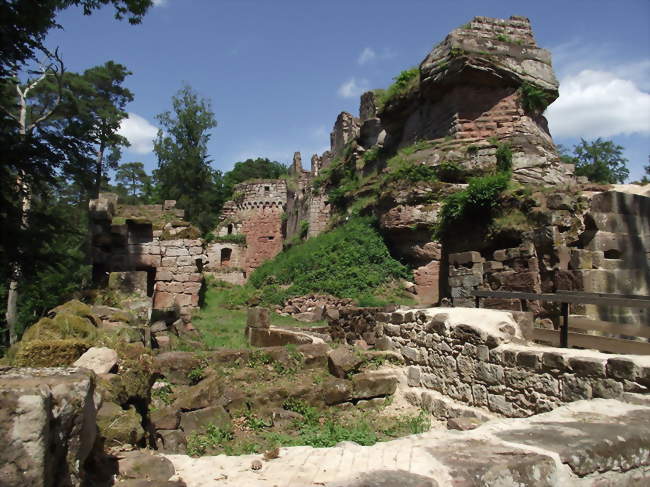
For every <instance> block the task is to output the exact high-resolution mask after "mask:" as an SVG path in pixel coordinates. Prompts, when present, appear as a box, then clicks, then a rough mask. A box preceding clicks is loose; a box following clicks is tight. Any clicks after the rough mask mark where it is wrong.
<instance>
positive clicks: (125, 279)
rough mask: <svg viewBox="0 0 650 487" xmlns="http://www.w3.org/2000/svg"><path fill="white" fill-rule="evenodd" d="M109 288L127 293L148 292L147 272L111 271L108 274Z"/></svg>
mask: <svg viewBox="0 0 650 487" xmlns="http://www.w3.org/2000/svg"><path fill="white" fill-rule="evenodd" d="M108 288H109V289H111V290H114V291H120V292H123V293H127V294H133V293H139V294H145V295H146V294H147V272H146V271H126V272H111V273H110V274H109V275H108Z"/></svg>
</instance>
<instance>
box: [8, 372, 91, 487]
mask: <svg viewBox="0 0 650 487" xmlns="http://www.w3.org/2000/svg"><path fill="white" fill-rule="evenodd" d="M94 391H95V377H94V374H93V373H92V372H91V371H89V370H85V369H79V368H44V369H28V368H25V369H18V368H9V367H5V368H0V444H2V448H0V484H1V485H2V486H3V487H13V486H16V487H19V486H20V487H24V486H30V487H31V486H33V487H48V486H53V487H54V486H59V485H69V486H80V485H81V484H82V482H83V479H84V476H85V472H84V470H83V465H84V461H85V460H86V458H87V457H88V456H89V454H90V452H91V450H92V447H93V445H94V443H95V437H96V433H97V426H96V424H95V417H96V407H95V403H94V400H93V395H94Z"/></svg>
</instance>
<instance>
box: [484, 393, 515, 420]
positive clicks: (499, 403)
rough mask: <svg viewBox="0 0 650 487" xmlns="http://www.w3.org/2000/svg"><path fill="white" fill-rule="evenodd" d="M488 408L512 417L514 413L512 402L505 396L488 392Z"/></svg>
mask: <svg viewBox="0 0 650 487" xmlns="http://www.w3.org/2000/svg"><path fill="white" fill-rule="evenodd" d="M488 408H489V410H490V411H492V412H494V413H497V414H502V415H504V416H507V417H512V416H513V415H514V409H513V407H512V404H511V403H509V402H508V401H507V400H506V398H505V397H504V396H500V395H496V394H488Z"/></svg>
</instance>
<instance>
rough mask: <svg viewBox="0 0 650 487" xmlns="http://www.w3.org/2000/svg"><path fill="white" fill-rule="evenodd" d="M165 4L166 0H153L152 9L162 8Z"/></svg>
mask: <svg viewBox="0 0 650 487" xmlns="http://www.w3.org/2000/svg"><path fill="white" fill-rule="evenodd" d="M166 4H167V0H153V6H154V7H163V6H165V5H166Z"/></svg>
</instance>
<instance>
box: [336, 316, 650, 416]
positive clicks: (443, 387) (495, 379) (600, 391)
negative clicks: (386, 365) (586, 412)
mask: <svg viewBox="0 0 650 487" xmlns="http://www.w3.org/2000/svg"><path fill="white" fill-rule="evenodd" d="M517 318H518V319H520V320H521V317H519V316H518V317H517ZM331 326H332V328H333V331H336V330H345V332H344V333H343V334H341V333H340V332H339V333H338V336H337V338H339V339H342V337H345V339H346V340H347V341H348V342H351V341H353V340H354V339H362V338H363V339H367V338H368V337H369V336H370V335H374V338H373V339H372V340H373V341H374V342H375V343H377V344H381V347H382V348H388V347H390V348H393V349H395V350H397V351H399V352H401V354H402V356H403V357H404V360H405V362H406V364H407V365H408V366H409V368H408V384H409V386H411V387H423V388H428V389H432V390H436V391H438V392H440V393H442V394H444V395H447V396H449V397H451V398H453V399H455V400H457V401H461V402H464V403H466V404H468V405H471V406H477V407H482V408H486V409H489V410H490V411H492V412H494V413H497V414H501V415H504V416H507V417H525V416H531V415H533V414H538V413H542V412H545V411H550V410H552V409H555V408H557V407H559V406H560V405H562V404H565V403H569V402H573V401H579V400H583V399H592V398H620V397H622V395H623V394H624V393H625V392H647V391H648V387H650V357H646V356H633V355H630V356H615V355H609V354H604V353H600V352H595V351H587V350H575V349H558V348H552V347H542V346H535V345H529V344H528V342H526V336H525V335H527V334H528V333H529V329H526V328H525V327H522V326H520V325H519V324H518V323H517V321H516V320H515V317H514V316H513V315H512V314H511V313H507V312H503V311H496V310H476V309H466V308H460V309H459V308H430V309H426V310H399V311H395V312H392V313H385V312H381V311H378V310H372V309H369V310H365V311H362V310H357V311H355V312H349V313H347V314H342V315H341V318H340V319H339V320H337V321H336V322H334V323H331ZM334 334H336V333H334ZM366 341H367V340H366Z"/></svg>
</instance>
